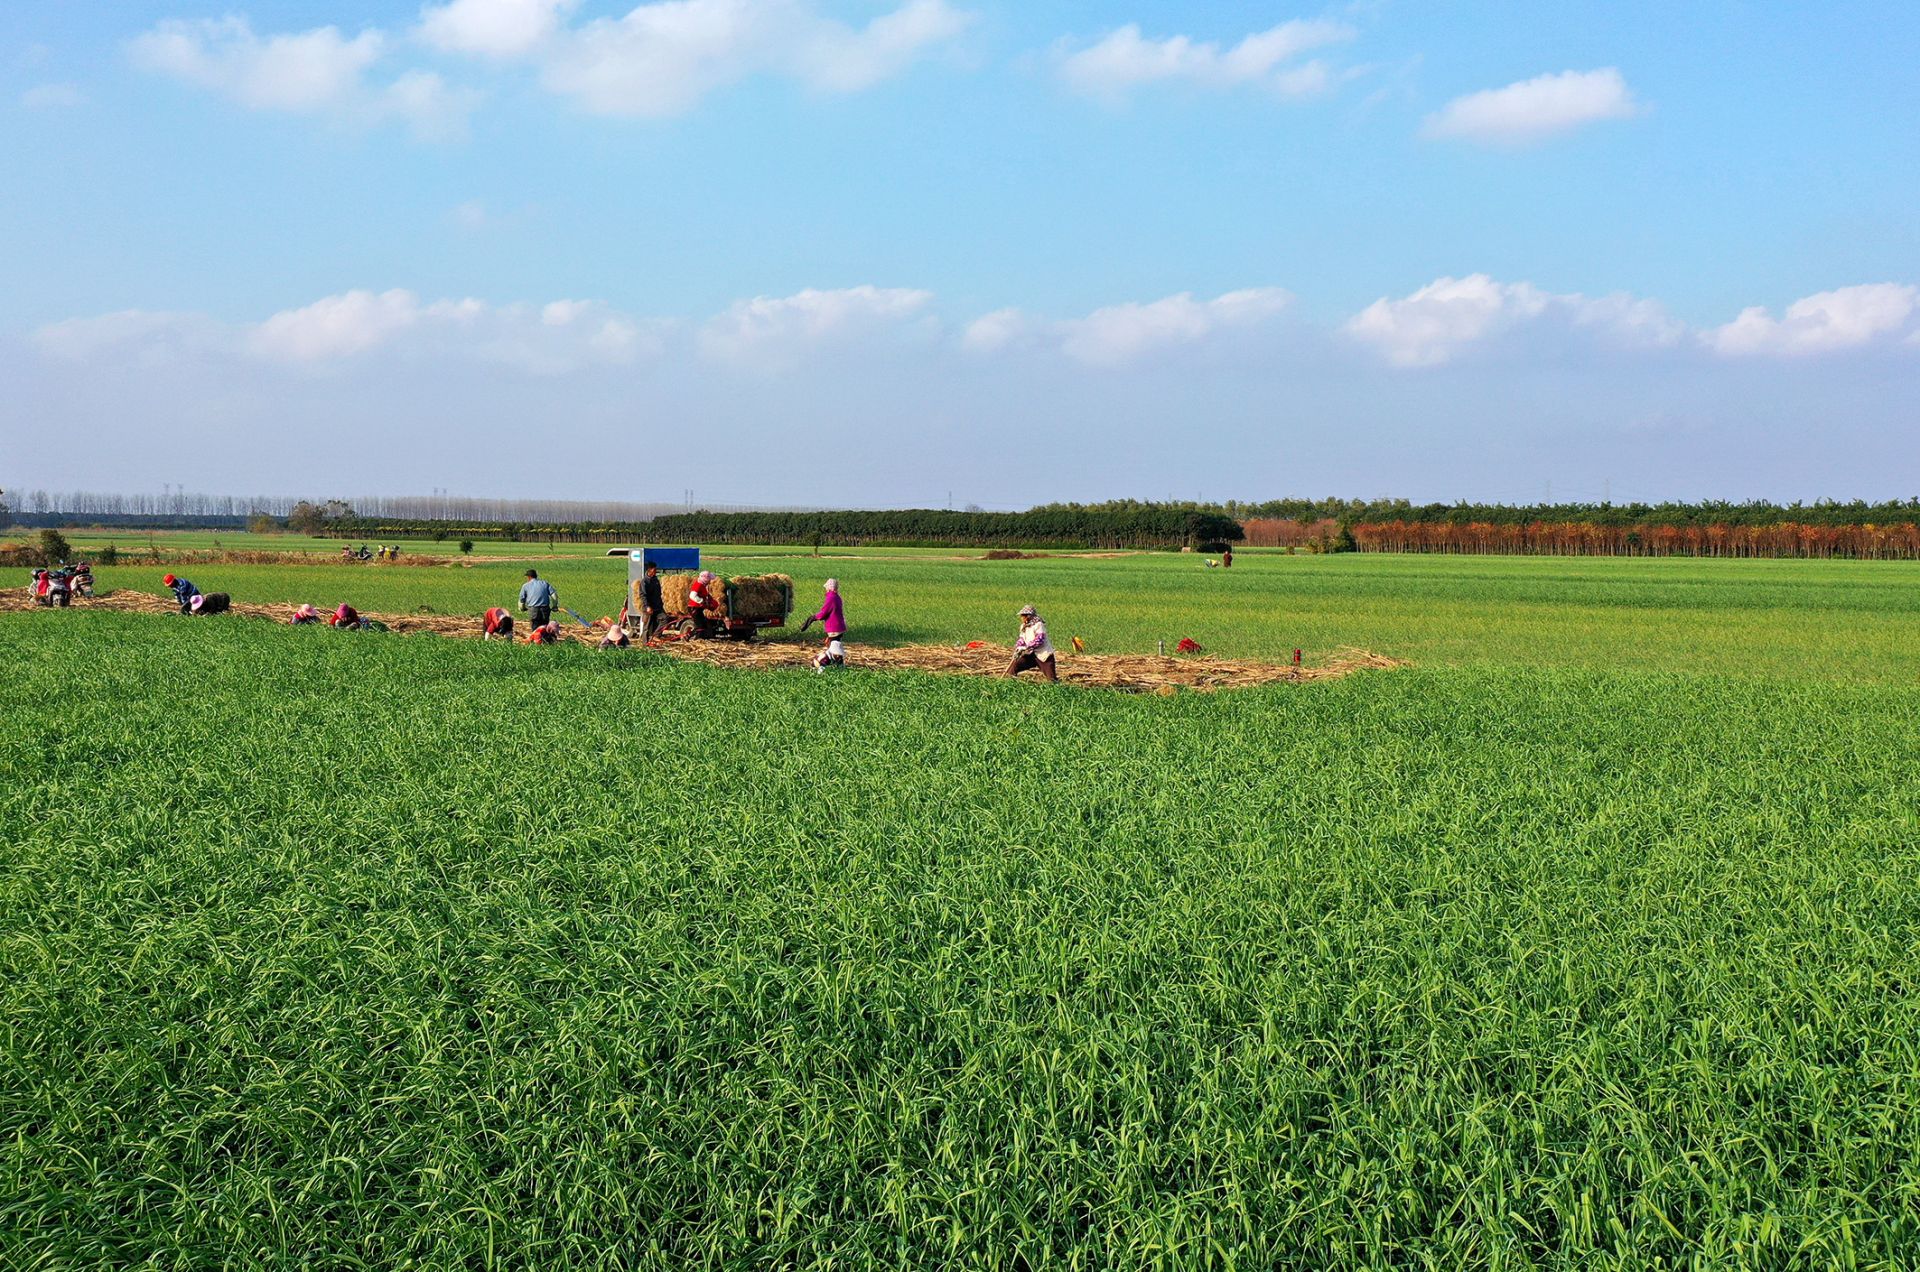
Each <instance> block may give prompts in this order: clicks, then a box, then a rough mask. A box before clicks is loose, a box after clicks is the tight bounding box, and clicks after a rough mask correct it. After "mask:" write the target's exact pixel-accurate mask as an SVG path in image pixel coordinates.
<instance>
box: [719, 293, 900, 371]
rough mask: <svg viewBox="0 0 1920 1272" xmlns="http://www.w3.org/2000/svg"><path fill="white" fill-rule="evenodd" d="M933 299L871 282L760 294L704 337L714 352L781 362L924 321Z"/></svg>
mask: <svg viewBox="0 0 1920 1272" xmlns="http://www.w3.org/2000/svg"><path fill="white" fill-rule="evenodd" d="M932 302H933V293H932V292H926V291H917V290H914V289H911V288H905V287H873V286H870V285H869V286H860V287H846V288H840V289H838V290H830V291H823V290H820V289H817V288H811V287H809V288H807V289H806V290H805V291H800V292H795V293H794V294H793V295H791V296H780V297H770V296H756V297H754V298H753V299H752V300H742V301H738V302H736V303H735V304H734V305H733V306H732V307H731V308H729V309H728V310H727V311H726V312H725V313H723V314H720V315H718V316H717V317H715V318H714V319H713V320H712V321H710V322H709V323H708V324H707V325H706V328H705V329H704V330H703V331H702V332H701V333H700V342H701V346H702V348H703V349H704V350H705V351H706V352H707V353H708V354H709V355H710V356H714V357H719V358H723V359H726V360H728V361H732V362H740V363H749V364H758V365H762V366H775V367H777V366H782V365H785V364H787V363H788V362H790V361H791V360H792V359H793V358H795V357H797V356H798V355H799V354H800V353H801V352H803V351H805V350H806V349H809V348H815V347H818V346H821V345H824V344H827V343H830V342H836V341H844V340H849V339H853V338H856V337H859V336H863V335H872V334H875V333H879V332H885V331H899V330H901V329H903V328H908V327H910V326H914V325H920V324H924V323H926V322H928V321H930V320H929V319H927V318H926V317H925V315H926V310H927V307H928V306H929V305H930V304H931V303H932Z"/></svg>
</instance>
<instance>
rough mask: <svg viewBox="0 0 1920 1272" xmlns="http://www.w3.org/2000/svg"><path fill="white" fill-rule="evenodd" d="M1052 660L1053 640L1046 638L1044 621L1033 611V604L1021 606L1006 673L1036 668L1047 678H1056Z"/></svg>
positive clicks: (1058, 675)
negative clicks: (1018, 632)
mask: <svg viewBox="0 0 1920 1272" xmlns="http://www.w3.org/2000/svg"><path fill="white" fill-rule="evenodd" d="M1053 662H1054V659H1053V642H1052V641H1050V640H1048V639H1047V624H1046V622H1045V621H1044V620H1043V619H1041V617H1040V615H1039V614H1037V613H1035V612H1034V608H1033V606H1031V605H1024V606H1022V607H1021V608H1020V637H1019V639H1018V640H1016V641H1014V642H1013V661H1012V662H1010V663H1008V664H1007V674H1008V675H1009V676H1017V675H1019V674H1020V673H1021V672H1023V671H1032V670H1037V671H1039V673H1040V674H1041V675H1043V676H1045V677H1046V678H1047V679H1048V680H1058V679H1060V673H1059V671H1058V670H1057V669H1056V668H1055V667H1054V665H1053Z"/></svg>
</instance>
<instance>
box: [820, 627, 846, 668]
mask: <svg viewBox="0 0 1920 1272" xmlns="http://www.w3.org/2000/svg"><path fill="white" fill-rule="evenodd" d="M846 665H847V647H846V646H845V645H842V644H841V643H840V638H839V637H838V636H835V637H834V638H832V639H831V640H829V641H828V642H827V643H826V645H825V646H824V647H822V649H821V650H820V652H819V653H817V654H815V655H814V656H813V670H814V674H816V675H818V674H819V673H820V672H823V671H825V670H826V669H827V668H829V667H844V666H846Z"/></svg>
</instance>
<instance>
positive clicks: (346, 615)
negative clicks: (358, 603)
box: [327, 601, 365, 628]
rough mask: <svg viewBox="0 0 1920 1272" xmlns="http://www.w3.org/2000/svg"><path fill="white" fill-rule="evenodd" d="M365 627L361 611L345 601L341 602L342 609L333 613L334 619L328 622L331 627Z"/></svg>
mask: <svg viewBox="0 0 1920 1272" xmlns="http://www.w3.org/2000/svg"><path fill="white" fill-rule="evenodd" d="M364 625H365V624H364V623H362V621H361V618H360V611H359V610H357V609H355V608H353V606H351V605H349V604H347V603H346V602H345V601H342V602H340V608H339V609H337V610H335V611H333V617H332V618H330V619H328V620H327V626H329V627H340V628H357V627H362V626H364Z"/></svg>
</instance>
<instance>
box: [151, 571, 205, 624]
mask: <svg viewBox="0 0 1920 1272" xmlns="http://www.w3.org/2000/svg"><path fill="white" fill-rule="evenodd" d="M160 581H161V582H162V583H164V584H166V585H167V586H168V587H170V588H172V589H173V599H174V600H176V601H178V602H180V612H181V613H182V614H191V613H193V598H194V597H196V596H198V595H200V589H199V588H197V587H195V586H194V585H193V581H192V580H191V579H181V578H175V577H174V576H173V575H171V574H169V575H167V577H166V578H164V579H161V580H160Z"/></svg>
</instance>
